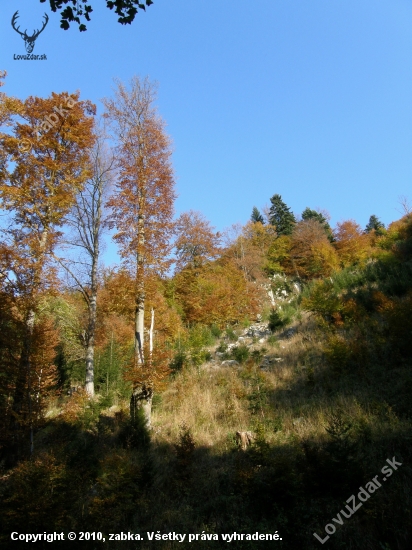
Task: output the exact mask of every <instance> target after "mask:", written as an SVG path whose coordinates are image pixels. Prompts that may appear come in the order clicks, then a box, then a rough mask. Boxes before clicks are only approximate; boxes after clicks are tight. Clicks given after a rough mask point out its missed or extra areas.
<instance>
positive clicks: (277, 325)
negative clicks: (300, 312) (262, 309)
mask: <svg viewBox="0 0 412 550" xmlns="http://www.w3.org/2000/svg"><path fill="white" fill-rule="evenodd" d="M290 321H291V318H290V317H289V316H288V315H287V314H285V313H283V312H279V310H278V309H272V311H271V312H270V315H269V324H268V326H269V330H271V331H272V332H275V331H276V330H280V329H281V328H284V327H286V326H287V325H288V324H289V323H290Z"/></svg>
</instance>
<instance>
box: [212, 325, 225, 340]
mask: <svg viewBox="0 0 412 550" xmlns="http://www.w3.org/2000/svg"><path fill="white" fill-rule="evenodd" d="M210 332H211V334H212V336H213V338H220V336H221V335H222V331H221V330H220V328H219V327H218V326H217V325H215V324H213V325H212V326H211V327H210Z"/></svg>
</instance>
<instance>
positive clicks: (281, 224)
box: [269, 195, 296, 236]
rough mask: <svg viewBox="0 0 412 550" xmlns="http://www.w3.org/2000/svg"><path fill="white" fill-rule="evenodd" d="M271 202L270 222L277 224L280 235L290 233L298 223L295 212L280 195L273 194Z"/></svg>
mask: <svg viewBox="0 0 412 550" xmlns="http://www.w3.org/2000/svg"><path fill="white" fill-rule="evenodd" d="M270 202H271V203H272V206H271V207H270V211H269V212H270V214H269V221H270V223H271V224H272V225H275V226H276V232H277V234H278V236H281V235H290V234H291V233H292V230H293V226H294V225H295V223H296V218H295V216H294V214H293V212H291V210H290V208H289V207H288V206H287V205H286V204H285V203H284V202H283V200H282V197H281V196H280V195H273V197H272V198H271V199H270Z"/></svg>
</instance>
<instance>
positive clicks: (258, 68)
mask: <svg viewBox="0 0 412 550" xmlns="http://www.w3.org/2000/svg"><path fill="white" fill-rule="evenodd" d="M91 3H92V5H93V6H94V12H93V14H92V21H91V22H90V23H88V30H87V32H85V33H79V31H78V30H77V28H76V27H75V26H74V27H72V28H71V29H70V30H69V31H63V30H62V29H60V28H59V16H58V14H53V13H51V12H50V8H49V3H48V2H46V3H44V4H41V3H40V1H39V0H12V1H11V0H8V1H7V2H2V7H1V9H0V14H1V17H0V33H1V36H2V47H1V51H0V69H3V70H6V71H7V72H8V77H7V80H6V86H5V87H4V88H3V90H4V91H5V92H7V93H8V94H10V95H15V96H18V97H20V98H25V97H27V96H29V95H37V96H48V95H49V94H50V93H51V92H52V91H55V92H62V91H68V92H73V91H75V90H80V91H81V97H82V98H83V99H91V100H92V101H94V102H95V103H96V104H97V105H98V108H99V110H100V112H101V111H102V109H101V103H100V99H101V98H102V97H104V96H109V95H111V93H112V91H111V90H112V87H113V86H114V84H113V78H114V77H117V78H120V79H121V80H123V81H127V80H129V79H130V78H131V77H132V76H133V75H135V74H136V75H139V76H142V77H143V76H146V75H149V77H150V78H151V79H153V80H157V81H158V83H159V97H158V108H159V113H160V114H161V116H162V117H163V118H164V119H165V120H166V122H167V125H168V126H167V128H168V132H169V134H170V136H171V137H172V140H173V143H174V151H175V152H174V155H173V163H174V167H175V171H176V180H177V192H178V194H179V198H178V200H177V202H176V211H177V213H179V212H181V211H184V210H189V209H194V210H200V211H202V212H203V214H204V215H205V216H206V217H207V218H208V219H209V220H210V221H211V222H212V224H213V225H214V226H215V227H216V228H217V229H219V230H222V229H223V228H225V227H228V226H230V225H231V224H233V223H236V222H241V223H244V222H246V221H247V220H248V219H249V217H250V214H251V211H252V207H253V206H254V205H255V206H257V207H259V208H261V207H262V206H263V205H264V204H268V203H269V199H270V197H271V196H272V195H273V194H275V193H279V194H281V195H282V198H283V200H284V201H285V202H286V203H287V204H288V205H289V206H290V207H291V208H292V210H293V211H294V212H295V213H296V214H300V213H301V212H302V211H303V209H304V208H305V207H306V206H309V207H311V208H316V207H319V208H322V209H326V210H327V211H328V212H329V213H330V215H331V218H332V219H331V222H332V225H334V224H335V223H336V222H338V221H341V220H344V219H349V218H353V219H355V220H356V221H358V222H359V223H360V224H361V225H362V226H363V227H364V226H365V225H366V223H367V221H368V219H369V216H370V215H371V214H376V215H377V216H379V217H380V218H381V220H382V221H383V222H384V223H386V224H388V223H389V222H391V221H393V220H395V219H397V218H399V217H400V215H401V214H400V212H399V211H398V210H400V209H401V207H400V205H399V202H398V201H399V197H400V196H401V195H405V196H408V197H409V199H411V200H412V63H411V54H412V2H411V0H248V1H246V0H224V1H221V2H210V1H206V0H196V1H194V0H155V2H154V4H153V5H152V6H151V7H150V8H148V9H147V11H146V13H144V12H141V13H139V14H138V16H137V17H136V20H135V21H134V23H133V24H132V25H131V26H121V25H119V24H118V23H117V20H116V15H115V14H114V13H113V12H111V11H109V10H108V9H107V8H106V7H105V4H106V2H105V0H91ZM16 10H19V15H20V19H19V24H20V25H21V29H22V30H24V29H25V28H27V29H28V32H29V33H30V32H32V29H34V28H38V27H39V25H40V24H41V20H42V16H43V14H44V12H45V11H46V12H47V13H48V14H49V16H50V21H49V24H48V26H47V28H46V29H45V31H44V32H43V33H42V34H41V35H40V37H39V38H38V40H37V42H36V46H35V49H34V53H37V54H43V53H46V54H47V58H48V59H47V61H15V60H13V54H23V53H25V50H24V44H23V40H22V39H21V37H20V36H19V35H18V34H17V33H16V32H14V30H13V29H12V27H11V25H10V21H11V17H12V15H13V13H14V12H15V11H16Z"/></svg>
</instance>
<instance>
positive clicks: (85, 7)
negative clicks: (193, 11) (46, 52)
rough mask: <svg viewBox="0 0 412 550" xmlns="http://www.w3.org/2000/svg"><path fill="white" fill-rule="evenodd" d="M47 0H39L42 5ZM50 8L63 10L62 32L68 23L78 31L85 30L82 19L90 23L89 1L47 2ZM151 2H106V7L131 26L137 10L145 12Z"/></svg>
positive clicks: (68, 25)
mask: <svg viewBox="0 0 412 550" xmlns="http://www.w3.org/2000/svg"><path fill="white" fill-rule="evenodd" d="M46 1H47V0H40V2H41V3H42V4H43V3H44V2H46ZM49 2H50V8H51V10H52V11H53V12H56V11H57V10H60V9H62V7H63V5H67V4H68V6H67V7H66V8H64V9H63V10H62V11H61V13H60V15H61V20H60V27H61V28H62V29H64V30H67V29H69V28H70V23H77V24H78V25H79V31H85V30H87V28H86V25H85V24H84V22H82V20H83V18H84V19H85V20H86V21H90V20H91V18H90V14H91V12H92V11H93V8H92V6H91V4H90V3H89V0H49ZM152 4H153V0H106V6H107V7H108V8H109V9H110V10H113V9H114V11H115V13H116V14H117V15H118V16H119V18H118V22H119V23H120V24H122V25H127V24H129V25H130V24H131V23H132V22H133V21H134V18H135V17H136V15H137V13H138V10H139V9H140V10H146V6H151V5H152Z"/></svg>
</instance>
